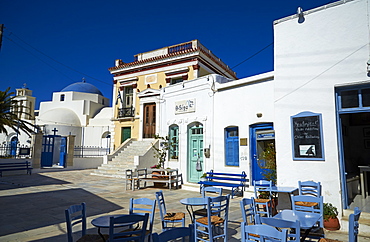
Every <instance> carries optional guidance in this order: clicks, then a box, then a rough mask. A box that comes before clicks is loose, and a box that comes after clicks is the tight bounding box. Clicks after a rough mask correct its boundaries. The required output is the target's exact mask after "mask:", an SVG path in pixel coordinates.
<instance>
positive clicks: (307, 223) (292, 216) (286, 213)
mask: <svg viewBox="0 0 370 242" xmlns="http://www.w3.org/2000/svg"><path fill="white" fill-rule="evenodd" d="M274 218H280V219H284V220H290V221H296V220H299V223H300V226H301V228H302V229H310V228H312V227H313V226H314V225H315V224H316V222H317V221H319V220H320V219H321V215H320V214H318V213H309V212H301V211H293V210H283V211H281V212H280V213H278V214H276V215H275V216H274Z"/></svg>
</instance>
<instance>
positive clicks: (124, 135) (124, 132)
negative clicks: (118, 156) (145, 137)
mask: <svg viewBox="0 0 370 242" xmlns="http://www.w3.org/2000/svg"><path fill="white" fill-rule="evenodd" d="M129 138H131V127H122V128H121V144H122V143H123V142H125V141H126V140H127V139H129Z"/></svg>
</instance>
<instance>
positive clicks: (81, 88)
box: [61, 82, 103, 96]
mask: <svg viewBox="0 0 370 242" xmlns="http://www.w3.org/2000/svg"><path fill="white" fill-rule="evenodd" d="M61 92H84V93H92V94H99V95H101V96H103V94H102V93H101V91H100V90H99V89H98V88H97V87H95V86H94V85H92V84H90V83H87V82H76V83H73V84H71V85H69V86H67V87H65V88H63V90H61Z"/></svg>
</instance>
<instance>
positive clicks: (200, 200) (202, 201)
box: [180, 197, 208, 223]
mask: <svg viewBox="0 0 370 242" xmlns="http://www.w3.org/2000/svg"><path fill="white" fill-rule="evenodd" d="M207 200H208V199H207V197H191V198H184V199H181V200H180V203H181V204H184V205H186V210H187V211H188V213H189V215H190V218H191V221H192V222H193V223H194V219H195V218H194V217H195V216H194V210H193V206H205V205H207ZM189 206H190V207H191V212H190V209H189Z"/></svg>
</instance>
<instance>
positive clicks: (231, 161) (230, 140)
mask: <svg viewBox="0 0 370 242" xmlns="http://www.w3.org/2000/svg"><path fill="white" fill-rule="evenodd" d="M225 165H227V166H239V132H238V127H230V128H226V129H225Z"/></svg>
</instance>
